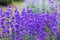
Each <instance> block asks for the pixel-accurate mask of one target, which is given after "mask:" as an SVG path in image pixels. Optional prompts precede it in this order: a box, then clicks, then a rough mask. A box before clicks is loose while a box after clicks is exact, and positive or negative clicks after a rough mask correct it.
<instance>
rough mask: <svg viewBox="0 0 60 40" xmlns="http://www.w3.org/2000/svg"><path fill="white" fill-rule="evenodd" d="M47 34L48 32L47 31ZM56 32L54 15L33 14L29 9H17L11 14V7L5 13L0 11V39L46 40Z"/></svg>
mask: <svg viewBox="0 0 60 40" xmlns="http://www.w3.org/2000/svg"><path fill="white" fill-rule="evenodd" d="M47 29H48V30H49V32H48V30H47ZM56 32H57V19H56V13H52V14H49V13H48V12H47V13H45V14H44V13H42V14H39V13H34V12H33V11H32V10H31V9H29V8H27V9H23V10H22V13H21V14H20V13H19V11H18V10H17V9H15V11H14V12H12V9H11V6H9V7H8V8H7V10H6V11H2V9H0V34H1V35H0V38H4V37H6V40H8V38H12V39H11V40H46V39H47V37H48V36H50V37H52V36H55V35H56Z"/></svg>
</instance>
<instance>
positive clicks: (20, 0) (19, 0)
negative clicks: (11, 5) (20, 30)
mask: <svg viewBox="0 0 60 40" xmlns="http://www.w3.org/2000/svg"><path fill="white" fill-rule="evenodd" d="M14 1H16V2H23V1H24V0H14Z"/></svg>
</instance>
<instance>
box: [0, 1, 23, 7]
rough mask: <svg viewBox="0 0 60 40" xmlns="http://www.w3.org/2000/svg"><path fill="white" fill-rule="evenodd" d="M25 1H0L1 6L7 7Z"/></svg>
mask: <svg viewBox="0 0 60 40" xmlns="http://www.w3.org/2000/svg"><path fill="white" fill-rule="evenodd" d="M23 1H24V0H0V6H7V5H9V4H14V3H15V2H23Z"/></svg>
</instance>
